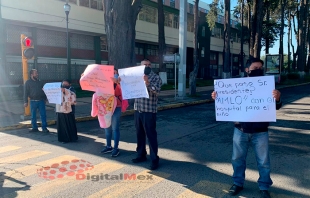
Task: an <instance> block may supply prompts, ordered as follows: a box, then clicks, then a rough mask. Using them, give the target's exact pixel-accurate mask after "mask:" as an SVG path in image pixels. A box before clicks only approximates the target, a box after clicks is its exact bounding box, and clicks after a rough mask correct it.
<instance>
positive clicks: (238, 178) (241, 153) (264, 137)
mask: <svg viewBox="0 0 310 198" xmlns="http://www.w3.org/2000/svg"><path fill="white" fill-rule="evenodd" d="M268 142H269V135H268V132H261V133H243V132H242V131H240V130H239V129H237V128H235V130H234V137H233V154H232V166H233V169H234V174H233V181H234V184H236V185H237V186H243V184H244V180H245V169H246V157H247V153H248V149H249V146H250V144H252V146H253V150H254V152H255V156H256V163H257V167H258V171H259V178H258V180H257V182H258V186H259V189H260V190H268V189H269V187H270V186H271V185H272V180H271V178H270V158H269V143H268Z"/></svg>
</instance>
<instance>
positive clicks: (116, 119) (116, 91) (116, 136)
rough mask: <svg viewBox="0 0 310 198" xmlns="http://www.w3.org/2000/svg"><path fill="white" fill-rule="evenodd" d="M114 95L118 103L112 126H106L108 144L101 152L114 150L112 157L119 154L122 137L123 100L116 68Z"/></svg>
mask: <svg viewBox="0 0 310 198" xmlns="http://www.w3.org/2000/svg"><path fill="white" fill-rule="evenodd" d="M114 95H115V97H116V102H117V105H116V108H115V110H114V113H113V115H112V121H111V126H110V127H108V128H104V130H105V136H106V140H107V145H106V147H105V148H103V149H102V150H101V153H111V152H112V157H116V156H118V154H119V149H118V143H119V138H120V131H119V125H120V118H121V114H122V100H123V97H122V91H121V87H120V85H119V82H118V72H117V70H116V69H114ZM112 132H113V137H114V148H113V147H112V146H111V140H112Z"/></svg>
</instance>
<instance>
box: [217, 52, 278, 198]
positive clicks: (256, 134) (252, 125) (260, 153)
mask: <svg viewBox="0 0 310 198" xmlns="http://www.w3.org/2000/svg"><path fill="white" fill-rule="evenodd" d="M263 64H264V62H263V61H262V60H260V59H258V58H252V59H250V64H249V66H248V70H247V72H248V76H249V77H255V76H263V75H264V70H263ZM272 95H273V97H274V98H275V100H276V109H277V110H278V109H280V107H281V106H282V102H281V98H280V96H281V93H280V92H279V91H278V90H273V92H272ZM211 96H212V98H213V99H215V98H216V92H215V91H214V92H213V93H212V95H211ZM268 126H269V122H240V123H235V128H234V137H233V154H232V166H233V169H234V174H233V181H234V184H233V186H232V187H231V188H230V189H229V193H230V195H232V196H235V195H237V194H238V193H239V192H240V191H241V190H243V184H244V180H245V169H246V156H247V152H248V149H249V146H250V144H252V146H253V150H254V152H255V156H256V162H257V166H258V171H259V179H258V181H257V182H258V186H259V189H260V193H261V197H263V198H269V197H270V194H269V191H268V189H269V187H270V186H271V185H272V180H271V178H270V159H269V143H268V142H269V135H268Z"/></svg>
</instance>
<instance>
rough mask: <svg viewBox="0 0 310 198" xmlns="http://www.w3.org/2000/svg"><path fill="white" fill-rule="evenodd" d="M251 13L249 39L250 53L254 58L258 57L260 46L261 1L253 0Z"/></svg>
mask: <svg viewBox="0 0 310 198" xmlns="http://www.w3.org/2000/svg"><path fill="white" fill-rule="evenodd" d="M252 3H253V15H252V20H251V21H252V24H251V29H250V30H251V40H250V55H251V56H253V57H254V58H260V51H261V48H262V44H261V39H262V24H263V18H264V14H263V3H264V2H263V1H262V0H253V1H252Z"/></svg>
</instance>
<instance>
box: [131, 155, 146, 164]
mask: <svg viewBox="0 0 310 198" xmlns="http://www.w3.org/2000/svg"><path fill="white" fill-rule="evenodd" d="M131 161H132V162H133V163H140V162H145V161H146V157H145V156H144V157H137V158H135V159H132V160H131Z"/></svg>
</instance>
